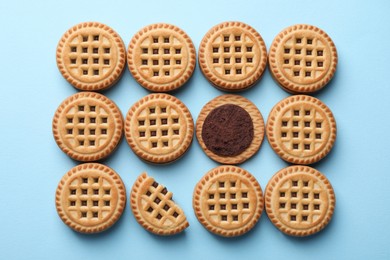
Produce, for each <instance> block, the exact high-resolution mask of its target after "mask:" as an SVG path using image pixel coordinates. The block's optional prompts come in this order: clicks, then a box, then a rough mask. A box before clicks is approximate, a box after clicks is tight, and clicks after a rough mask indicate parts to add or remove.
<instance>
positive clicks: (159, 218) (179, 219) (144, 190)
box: [130, 173, 189, 235]
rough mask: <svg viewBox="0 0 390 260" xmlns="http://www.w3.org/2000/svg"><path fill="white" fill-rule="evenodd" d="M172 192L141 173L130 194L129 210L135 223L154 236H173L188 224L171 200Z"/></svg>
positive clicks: (182, 213) (180, 210)
mask: <svg viewBox="0 0 390 260" xmlns="http://www.w3.org/2000/svg"><path fill="white" fill-rule="evenodd" d="M172 196H173V194H172V192H170V191H168V190H167V188H166V187H164V186H163V185H161V184H159V183H157V182H156V181H155V180H154V178H152V177H149V176H148V175H147V174H146V173H142V174H141V175H140V176H139V177H138V178H137V180H136V181H135V183H134V185H133V188H132V190H131V194H130V204H131V209H132V211H133V213H134V216H135V218H136V220H137V222H138V223H139V224H140V225H141V226H142V227H143V228H145V229H146V230H148V231H149V232H151V233H154V234H156V235H174V234H177V233H180V232H182V231H183V230H184V229H186V228H187V227H188V226H189V224H188V221H187V219H186V216H185V215H184V212H183V210H182V209H181V208H180V207H179V206H178V205H177V204H176V203H175V202H174V201H173V200H172Z"/></svg>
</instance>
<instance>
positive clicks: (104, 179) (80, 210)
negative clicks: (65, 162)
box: [56, 163, 126, 233]
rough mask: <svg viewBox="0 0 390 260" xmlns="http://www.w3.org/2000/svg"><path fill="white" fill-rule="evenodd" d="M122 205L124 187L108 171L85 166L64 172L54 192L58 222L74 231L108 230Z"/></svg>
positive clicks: (124, 197)
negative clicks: (59, 220) (60, 220)
mask: <svg viewBox="0 0 390 260" xmlns="http://www.w3.org/2000/svg"><path fill="white" fill-rule="evenodd" d="M125 204H126V191H125V186H124V184H123V182H122V180H121V178H120V177H119V175H118V174H117V173H116V172H115V171H113V170H112V169H111V168H109V167H107V166H105V165H102V164H98V163H85V164H81V165H78V166H76V167H74V168H72V169H71V170H70V171H69V172H68V173H66V174H65V175H64V176H63V177H62V179H61V181H60V183H59V184H58V187H57V191H56V208H57V212H58V215H59V216H60V218H61V219H62V221H63V222H64V223H65V224H66V225H68V226H69V227H70V228H72V229H73V230H75V231H78V232H81V233H97V232H101V231H103V230H106V229H108V228H109V227H111V226H112V225H113V224H114V223H115V222H116V221H117V220H118V219H119V218H120V216H121V215H122V213H123V210H124V207H125Z"/></svg>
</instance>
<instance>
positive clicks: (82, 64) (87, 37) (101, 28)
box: [56, 22, 126, 91]
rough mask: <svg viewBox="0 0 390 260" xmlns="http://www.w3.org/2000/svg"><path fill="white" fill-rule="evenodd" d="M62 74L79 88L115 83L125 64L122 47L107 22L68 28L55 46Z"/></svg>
mask: <svg viewBox="0 0 390 260" xmlns="http://www.w3.org/2000/svg"><path fill="white" fill-rule="evenodd" d="M56 58H57V66H58V69H59V70H60V72H61V74H62V76H63V77H64V78H65V79H66V80H67V81H68V82H69V83H70V84H72V86H74V87H75V88H77V89H79V90H88V91H98V90H104V89H107V88H109V87H111V86H112V85H113V84H115V83H116V82H117V81H118V80H119V78H120V77H121V75H122V72H123V70H124V67H125V64H126V48H125V45H124V43H123V41H122V39H121V38H120V36H119V35H118V34H117V33H116V32H115V31H114V30H113V29H112V28H110V27H108V26H107V25H104V24H101V23H98V22H84V23H80V24H77V25H75V26H73V27H72V28H70V29H69V30H68V31H66V32H65V34H64V35H63V36H62V38H61V40H60V41H59V43H58V46H57V54H56Z"/></svg>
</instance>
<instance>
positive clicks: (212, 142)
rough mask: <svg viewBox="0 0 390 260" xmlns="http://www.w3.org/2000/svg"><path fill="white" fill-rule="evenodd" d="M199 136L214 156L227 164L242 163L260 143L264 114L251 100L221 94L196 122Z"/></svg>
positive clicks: (253, 152)
mask: <svg viewBox="0 0 390 260" xmlns="http://www.w3.org/2000/svg"><path fill="white" fill-rule="evenodd" d="M196 137H197V139H198V142H199V144H200V146H201V147H202V149H203V150H204V152H205V153H206V154H207V156H209V157H210V158H211V159H213V160H215V161H217V162H219V163H224V164H238V163H242V162H244V161H246V160H248V159H249V158H250V157H252V156H253V155H254V154H255V153H256V152H257V151H258V150H259V148H260V146H261V143H262V141H263V137H264V121H263V117H262V115H261V113H260V111H259V110H258V109H257V107H256V106H255V105H254V104H253V103H252V102H251V101H249V100H248V99H246V98H244V97H241V96H238V95H221V96H219V97H216V98H214V99H213V100H211V101H210V102H208V103H207V104H206V105H205V106H204V107H203V108H202V110H201V112H200V114H199V116H198V119H197V121H196Z"/></svg>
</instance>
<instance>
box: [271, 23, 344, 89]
mask: <svg viewBox="0 0 390 260" xmlns="http://www.w3.org/2000/svg"><path fill="white" fill-rule="evenodd" d="M268 60H269V67H270V71H271V74H272V76H273V77H274V79H275V80H276V81H277V82H278V83H279V85H280V86H281V87H282V88H283V89H285V90H286V91H288V92H291V93H293V94H299V93H302V94H305V93H306V94H309V93H313V92H316V91H318V90H320V89H322V88H323V87H324V86H325V85H326V84H327V83H328V82H329V81H330V80H331V79H332V78H333V75H334V74H335V71H336V66H337V60H338V58H337V51H336V46H335V45H334V43H333V41H332V39H331V38H330V37H329V35H328V34H326V33H325V32H324V31H323V30H321V29H319V28H317V27H315V26H312V25H306V24H298V25H293V26H290V27H288V28H286V29H284V30H283V31H282V32H280V33H279V34H278V35H277V36H276V37H275V39H274V41H273V43H272V45H271V48H270V51H269V59H268Z"/></svg>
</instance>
